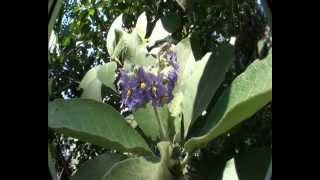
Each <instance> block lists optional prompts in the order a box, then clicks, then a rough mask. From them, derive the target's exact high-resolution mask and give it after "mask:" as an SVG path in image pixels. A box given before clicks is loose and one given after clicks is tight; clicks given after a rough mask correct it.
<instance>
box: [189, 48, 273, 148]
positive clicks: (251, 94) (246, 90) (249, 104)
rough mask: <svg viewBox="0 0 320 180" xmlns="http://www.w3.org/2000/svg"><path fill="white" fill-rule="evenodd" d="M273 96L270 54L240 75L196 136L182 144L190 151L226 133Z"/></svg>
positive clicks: (224, 93)
mask: <svg viewBox="0 0 320 180" xmlns="http://www.w3.org/2000/svg"><path fill="white" fill-rule="evenodd" d="M271 100H272V55H271V54H270V55H268V56H267V57H266V58H265V59H264V60H256V61H255V62H253V63H252V64H251V65H250V66H249V67H248V68H247V70H246V71H245V72H244V73H242V74H241V75H239V76H238V77H237V78H236V79H235V80H234V81H233V82H232V83H231V85H230V87H229V88H228V89H226V90H225V91H224V92H223V94H222V95H221V97H220V98H219V99H218V101H217V103H216V105H215V106H214V108H213V110H212V111H211V112H210V113H209V114H208V120H207V121H206V124H205V125H204V127H203V128H202V129H201V130H200V131H199V136H198V137H192V138H190V139H189V140H188V141H187V142H186V144H185V148H186V150H187V151H193V150H194V149H195V148H201V147H203V146H205V145H206V144H207V143H208V142H210V141H211V140H213V139H214V138H216V137H218V136H219V135H221V134H223V133H225V132H226V131H228V130H229V129H231V128H232V127H234V126H235V125H237V124H239V123H240V122H242V121H243V120H245V119H246V118H249V117H250V116H252V115H253V114H254V113H255V112H257V111H258V110H259V109H260V108H262V107H263V106H264V105H266V104H267V103H268V102H270V101H271Z"/></svg>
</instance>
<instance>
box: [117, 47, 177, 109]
mask: <svg viewBox="0 0 320 180" xmlns="http://www.w3.org/2000/svg"><path fill="white" fill-rule="evenodd" d="M166 59H167V60H168V62H169V63H170V65H171V67H173V68H172V69H171V70H170V71H169V73H167V74H164V73H159V74H158V75H155V74H153V73H151V72H146V71H145V70H144V69H143V68H142V67H139V68H138V70H137V71H136V72H135V73H132V74H130V73H129V72H125V71H121V72H120V79H119V87H120V91H121V107H122V108H128V110H133V109H136V108H139V107H141V106H143V105H145V104H146V103H148V102H150V101H151V102H152V105H153V106H163V105H164V104H167V103H169V102H171V100H172V99H173V89H174V87H175V85H176V82H177V78H178V74H177V70H178V64H177V57H176V54H175V53H168V54H167V57H166Z"/></svg>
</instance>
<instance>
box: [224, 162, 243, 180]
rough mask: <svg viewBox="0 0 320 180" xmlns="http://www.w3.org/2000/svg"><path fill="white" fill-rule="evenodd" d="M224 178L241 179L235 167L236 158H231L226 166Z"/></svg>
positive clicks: (225, 179) (227, 179)
mask: <svg viewBox="0 0 320 180" xmlns="http://www.w3.org/2000/svg"><path fill="white" fill-rule="evenodd" d="M222 180H239V178H238V174H237V171H236V168H235V163H234V158H232V159H230V160H229V161H228V162H227V163H226V166H225V168H224V171H223V176H222Z"/></svg>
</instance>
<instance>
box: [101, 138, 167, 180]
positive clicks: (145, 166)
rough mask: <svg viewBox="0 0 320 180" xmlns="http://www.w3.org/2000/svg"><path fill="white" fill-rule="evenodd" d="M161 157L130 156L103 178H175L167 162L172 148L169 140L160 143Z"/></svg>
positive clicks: (145, 179)
mask: <svg viewBox="0 0 320 180" xmlns="http://www.w3.org/2000/svg"><path fill="white" fill-rule="evenodd" d="M158 148H159V150H160V154H161V159H160V160H156V159H154V158H145V157H139V158H130V159H126V160H124V161H121V162H118V163H116V164H115V165H114V166H113V167H112V168H111V169H110V170H109V171H108V172H107V173H106V174H105V175H104V178H103V180H128V179H130V180H173V176H172V175H171V173H170V171H169V170H168V167H167V163H169V157H170V156H171V153H172V149H171V146H170V143H169V142H160V143H159V144H158Z"/></svg>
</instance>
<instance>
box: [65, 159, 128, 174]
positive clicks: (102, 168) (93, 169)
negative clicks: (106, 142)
mask: <svg viewBox="0 0 320 180" xmlns="http://www.w3.org/2000/svg"><path fill="white" fill-rule="evenodd" d="M124 158H125V156H123V155H120V154H111V153H104V154H101V155H99V156H97V157H95V158H94V159H90V160H88V161H86V162H85V163H83V164H81V165H80V167H79V168H78V170H77V172H76V173H75V174H74V175H73V176H71V177H70V180H101V179H102V178H103V176H104V174H105V173H106V172H107V171H108V170H109V169H110V168H111V167H112V166H113V165H114V164H115V163H117V162H119V161H122V160H123V159H124Z"/></svg>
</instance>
